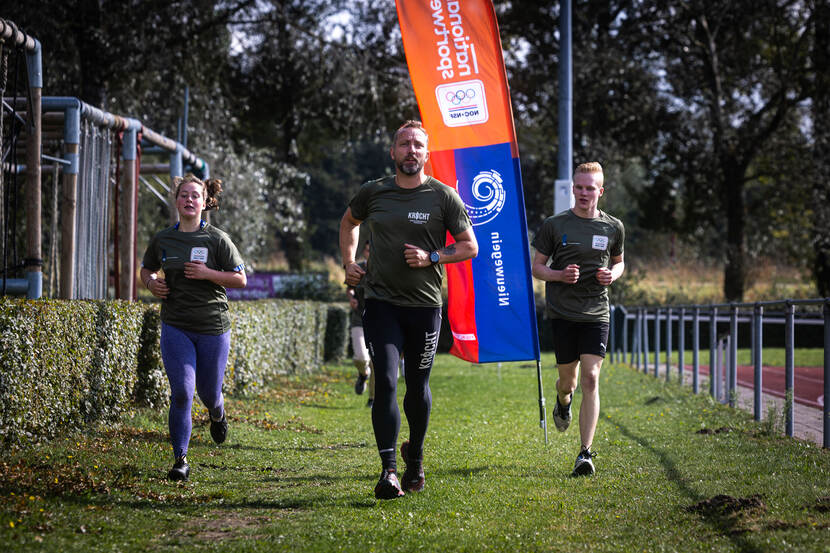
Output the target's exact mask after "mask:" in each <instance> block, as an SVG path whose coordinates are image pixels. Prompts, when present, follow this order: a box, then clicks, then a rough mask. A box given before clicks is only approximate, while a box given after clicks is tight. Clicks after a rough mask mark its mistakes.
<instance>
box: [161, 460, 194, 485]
mask: <svg viewBox="0 0 830 553" xmlns="http://www.w3.org/2000/svg"><path fill="white" fill-rule="evenodd" d="M189 476H190V465H188V464H187V457H179V458H178V459H176V462H175V463H174V464H173V468H172V469H170V472H168V473H167V479H168V480H182V481H184V480H187V478H188V477H189Z"/></svg>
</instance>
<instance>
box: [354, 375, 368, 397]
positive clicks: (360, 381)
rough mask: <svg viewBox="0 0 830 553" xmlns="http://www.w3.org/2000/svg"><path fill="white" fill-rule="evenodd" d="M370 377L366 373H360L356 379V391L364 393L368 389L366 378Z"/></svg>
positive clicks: (358, 393) (359, 393) (360, 393)
mask: <svg viewBox="0 0 830 553" xmlns="http://www.w3.org/2000/svg"><path fill="white" fill-rule="evenodd" d="M367 378H369V377H368V376H366V375H365V374H358V375H357V380H355V381H354V393H356V394H357V395H362V394H363V392H364V391H365V390H366V379H367Z"/></svg>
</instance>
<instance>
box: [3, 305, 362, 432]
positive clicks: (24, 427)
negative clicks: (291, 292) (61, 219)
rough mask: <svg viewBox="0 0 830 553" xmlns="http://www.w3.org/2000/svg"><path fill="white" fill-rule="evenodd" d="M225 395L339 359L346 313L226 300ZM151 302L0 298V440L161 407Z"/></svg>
mask: <svg viewBox="0 0 830 553" xmlns="http://www.w3.org/2000/svg"><path fill="white" fill-rule="evenodd" d="M230 316H231V332H232V337H231V351H230V352H229V356H228V365H227V368H226V373H225V381H224V392H225V393H227V394H240V395H250V394H253V393H256V392H257V391H258V390H259V389H260V388H261V387H262V386H264V385H266V384H267V383H268V382H269V380H270V379H272V378H273V377H274V376H276V375H278V374H286V373H297V372H311V371H313V370H315V369H317V368H318V367H320V366H321V365H322V363H323V360H324V355H325V354H326V353H327V352H329V354H330V355H333V356H334V357H333V358H337V356H338V355H339V356H340V357H342V356H343V352H344V350H345V347H346V344H347V343H348V338H347V332H348V329H347V326H348V324H347V323H348V318H347V314H346V311H345V307H342V306H331V305H329V304H324V303H318V302H308V301H294V300H260V301H253V302H233V303H231V309H230ZM160 326H161V321H160V317H159V307H158V304H145V303H130V302H122V301H78V300H74V301H61V300H34V301H32V300H20V299H11V298H0V443H3V444H6V445H12V444H13V445H26V444H28V443H31V442H33V441H38V440H40V439H42V438H50V437H53V436H55V435H56V434H57V433H58V432H59V431H60V430H61V429H63V428H77V429H81V428H83V427H84V426H85V425H87V424H91V423H96V422H99V421H114V420H117V419H118V418H119V416H120V415H121V414H122V413H123V412H124V411H125V410H127V409H129V408H130V406H131V405H132V404H133V403H135V404H137V405H140V406H146V407H151V408H154V409H160V408H162V407H163V406H164V405H166V404H167V398H168V397H169V395H170V388H169V384H168V381H167V377H166V375H165V372H164V366H163V363H162V360H161V353H160V347H159V339H160Z"/></svg>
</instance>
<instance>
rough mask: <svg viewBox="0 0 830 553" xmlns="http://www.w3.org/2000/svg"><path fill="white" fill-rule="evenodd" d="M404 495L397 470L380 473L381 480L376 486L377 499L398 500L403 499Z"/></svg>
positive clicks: (384, 470) (386, 470)
mask: <svg viewBox="0 0 830 553" xmlns="http://www.w3.org/2000/svg"><path fill="white" fill-rule="evenodd" d="M403 495H404V494H403V490H402V489H401V483H400V482H398V475H397V474H396V473H395V469H383V472H381V473H380V480H378V483H377V485H376V486H375V497H376V498H377V499H397V498H399V497H403Z"/></svg>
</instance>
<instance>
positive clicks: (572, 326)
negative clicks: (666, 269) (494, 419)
mask: <svg viewBox="0 0 830 553" xmlns="http://www.w3.org/2000/svg"><path fill="white" fill-rule="evenodd" d="M603 184H604V177H603V173H602V166H601V165H600V164H599V163H596V162H592V163H583V164H582V165H580V166H579V167H577V168H576V171H574V176H573V193H574V198H575V204H574V207H573V208H571V209H570V210H567V211H563V212H561V213H558V214H556V215H554V216H552V217H548V218H547V219H546V220H545V221H544V222H543V223H542V226H541V227H540V228H539V231H538V232H537V233H536V237H535V238H534V239H533V244H532V245H533V247H534V248H535V249H536V253H535V254H534V257H533V276H534V277H536V278H538V279H539V280H543V281H545V299H546V306H545V307H546V308H545V311H546V314H547V317H548V318H549V319H551V327H552V330H553V347H554V352H555V353H556V364H557V368H558V369H559V379H558V380H557V381H556V392H557V395H556V405H555V406H554V409H553V422H554V424H555V425H556V429H557V430H559V431H560V432H564V431H565V430H566V429H567V428H568V426H569V425H570V423H571V401H572V399H573V392H574V390H575V389H576V385H577V377H580V378H579V383H580V384H581V385H582V405H581V407H580V409H579V434H580V437H581V439H582V446H581V448H580V452H579V455H578V456H577V458H576V463H575V464H574V470H573V475H574V476H584V475H589V474H593V473H594V463H593V457H594V452H593V451H592V450H591V445H592V443H593V440H594V432H595V431H596V428H597V420H598V419H599V373H600V368H601V367H602V360H603V359H604V358H605V348H606V344H607V342H608V324H609V311H610V310H609V307H608V286H609V285H610V284H611V283H612V282H614V281H615V280H617V279H618V278H620V276H621V275H622V273H623V270H624V269H625V263H624V262H623V243H624V241H625V228H624V227H623V224H622V222H621V221H620V220H619V219H616V218H614V217H612V216H611V215H608V214H607V213H605V212H603V211H600V210H599V208H598V207H597V204H598V202H599V198H600V197H601V196H602V194H603V192H604V188H603ZM548 260H550V264H548ZM580 366H581V368H582V374H581V376H580V374H579V372H580V371H579V369H580Z"/></svg>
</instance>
